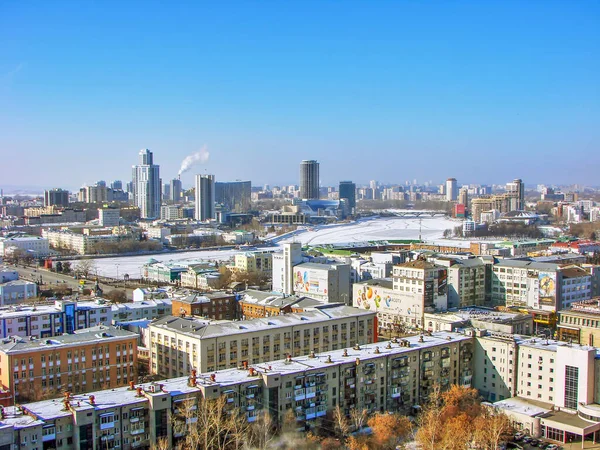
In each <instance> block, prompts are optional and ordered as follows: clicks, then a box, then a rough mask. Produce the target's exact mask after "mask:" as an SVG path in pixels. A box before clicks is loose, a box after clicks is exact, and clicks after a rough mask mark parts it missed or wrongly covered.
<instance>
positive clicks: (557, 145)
mask: <svg viewBox="0 0 600 450" xmlns="http://www.w3.org/2000/svg"><path fill="white" fill-rule="evenodd" d="M599 11H600V8H599V6H598V4H597V3H596V2H558V1H555V2H499V1H497V2H464V3H457V2H452V3H450V2H426V3H417V2H377V3H376V4H374V3H368V4H367V3H365V2H343V3H342V2H340V3H314V2H296V3H289V2H286V3H285V4H283V3H276V2H260V3H249V2H233V3H228V4H227V5H214V4H212V5H191V4H190V5H186V6H173V5H160V4H158V3H153V2H150V3H147V2H144V3H137V2H127V3H115V4H112V5H110V6H107V5H105V4H103V3H95V4H94V3H88V4H73V3H71V2H51V3H47V4H33V3H26V2H16V3H4V4H3V5H2V6H0V97H1V98H2V101H1V102H0V153H1V154H2V156H3V160H4V161H5V162H6V161H8V162H10V163H11V165H12V166H14V167H22V168H23V167H26V169H25V170H22V169H20V170H14V171H7V172H5V173H3V174H2V178H1V179H0V187H2V186H6V185H12V186H22V185H33V186H41V187H45V188H48V187H52V186H54V185H55V184H56V183H55V180H56V176H57V175H58V174H60V175H61V178H63V179H64V184H65V187H69V188H71V189H76V188H78V187H80V186H81V185H84V184H86V183H91V182H94V181H95V180H97V179H127V178H128V177H129V176H130V173H129V172H130V167H131V165H132V164H135V163H136V154H137V152H138V151H139V149H140V148H150V149H151V150H152V151H153V152H154V154H155V161H156V162H157V163H158V164H160V165H161V170H162V172H161V173H162V174H163V177H164V178H165V179H168V178H172V177H175V176H176V174H177V172H178V169H179V166H180V164H181V161H182V160H183V158H184V157H185V156H186V155H188V154H190V153H193V152H195V151H198V150H200V148H202V146H204V145H206V146H207V147H208V149H209V150H210V155H211V156H210V159H209V160H208V161H207V162H206V164H205V167H203V168H202V169H199V172H200V171H204V170H206V171H208V173H215V174H217V178H218V179H221V180H226V179H231V180H234V179H251V180H252V181H253V184H255V185H262V184H264V183H269V184H271V185H277V184H290V183H296V184H297V183H298V172H297V163H298V161H299V160H301V159H310V158H315V159H318V160H319V161H320V163H321V165H322V171H321V174H322V179H321V183H322V184H323V185H335V184H336V183H337V182H338V181H339V180H341V179H352V180H355V181H356V182H357V183H366V182H368V181H369V180H371V179H377V180H380V181H382V182H389V183H402V182H404V181H405V180H407V179H408V180H413V179H418V180H433V181H434V182H441V181H443V180H445V179H446V177H448V176H455V177H457V178H458V179H460V180H462V181H463V182H472V183H489V184H491V183H503V182H506V180H509V179H512V178H513V177H515V176H519V177H522V178H523V179H525V180H527V182H528V183H533V184H534V183H549V182H554V183H559V184H560V183H564V184H570V183H584V184H596V178H595V172H596V168H597V167H598V166H599V164H600V157H599V156H598V151H597V149H598V143H599V141H600V139H599V137H600V128H599V127H598V126H597V124H598V123H600V107H599V100H600V97H599V95H600V93H599V90H598V78H597V77H598V73H600V70H599V69H600V62H599V61H600V58H599V54H598V49H599V43H600V31H599V29H600V27H598V21H599V18H600V17H599ZM366 155H368V158H366ZM367 161H368V164H365V162H367ZM193 173H194V172H193V171H192V172H189V173H187V174H184V175H183V178H182V180H183V182H184V184H186V185H188V186H189V185H191V183H192V180H193Z"/></svg>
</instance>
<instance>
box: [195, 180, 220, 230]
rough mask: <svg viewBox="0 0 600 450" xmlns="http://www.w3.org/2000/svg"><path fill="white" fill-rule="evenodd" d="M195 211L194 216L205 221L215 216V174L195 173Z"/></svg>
mask: <svg viewBox="0 0 600 450" xmlns="http://www.w3.org/2000/svg"><path fill="white" fill-rule="evenodd" d="M195 195H196V212H195V215H194V218H195V219H196V220H199V221H205V220H210V219H214V218H215V176H214V175H196V194H195Z"/></svg>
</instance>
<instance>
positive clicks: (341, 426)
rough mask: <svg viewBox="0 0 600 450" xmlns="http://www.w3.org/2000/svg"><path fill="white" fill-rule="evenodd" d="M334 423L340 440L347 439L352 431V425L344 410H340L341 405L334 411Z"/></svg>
mask: <svg viewBox="0 0 600 450" xmlns="http://www.w3.org/2000/svg"><path fill="white" fill-rule="evenodd" d="M333 423H334V429H335V431H336V434H337V436H338V437H339V438H340V439H345V438H346V436H348V433H349V431H350V425H349V424H348V418H347V417H346V415H345V414H344V411H343V410H342V408H340V405H338V406H336V407H335V409H334V410H333Z"/></svg>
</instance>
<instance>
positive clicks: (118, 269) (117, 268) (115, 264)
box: [115, 264, 119, 287]
mask: <svg viewBox="0 0 600 450" xmlns="http://www.w3.org/2000/svg"><path fill="white" fill-rule="evenodd" d="M115 266H117V284H116V286H117V287H119V265H118V264H115Z"/></svg>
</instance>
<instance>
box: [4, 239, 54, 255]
mask: <svg viewBox="0 0 600 450" xmlns="http://www.w3.org/2000/svg"><path fill="white" fill-rule="evenodd" d="M15 251H17V252H18V251H22V252H25V253H27V254H29V255H32V256H47V255H49V254H50V246H49V244H48V239H46V238H43V237H40V236H14V237H3V238H0V256H8V255H10V254H11V253H12V252H15Z"/></svg>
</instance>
